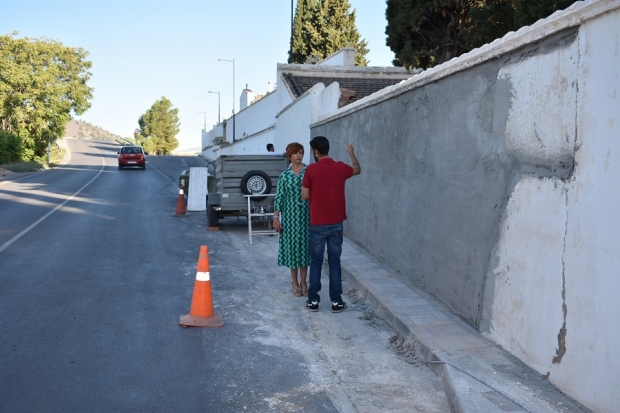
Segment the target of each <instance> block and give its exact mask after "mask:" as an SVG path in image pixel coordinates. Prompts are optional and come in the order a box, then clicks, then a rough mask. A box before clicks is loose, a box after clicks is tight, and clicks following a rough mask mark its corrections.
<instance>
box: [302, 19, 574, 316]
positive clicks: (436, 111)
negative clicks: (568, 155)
mask: <svg viewBox="0 0 620 413" xmlns="http://www.w3.org/2000/svg"><path fill="white" fill-rule="evenodd" d="M574 39H575V31H574V30H569V31H568V32H565V33H561V34H559V35H556V36H554V37H553V38H551V39H547V40H545V41H544V42H543V43H542V44H539V45H536V46H533V47H526V48H524V49H522V50H520V51H516V52H514V53H512V54H509V55H506V56H504V57H502V59H501V60H494V61H490V62H486V63H484V64H482V65H479V66H476V67H473V68H471V69H468V70H465V71H462V72H458V73H456V74H454V75H452V76H450V77H447V78H444V79H441V80H439V81H437V82H434V83H431V84H427V85H424V86H422V87H420V88H417V89H413V90H411V91H408V92H406V93H404V94H402V95H399V96H396V97H394V98H392V99H389V100H386V101H383V102H381V103H379V104H377V105H374V106H371V107H368V108H365V109H364V110H362V111H358V112H355V113H351V114H350V115H348V116H346V117H342V118H338V119H336V120H334V121H332V122H329V123H325V124H321V125H318V126H315V127H313V128H312V135H313V136H317V135H324V136H327V137H328V138H329V139H330V142H331V144H332V147H333V149H332V151H331V154H332V156H333V157H334V158H336V159H344V160H347V154H346V151H345V150H344V145H345V142H350V143H352V144H353V145H354V147H355V148H356V155H357V157H358V159H359V160H360V162H361V165H362V168H363V173H362V174H361V175H360V176H359V177H355V178H354V179H352V180H351V181H349V183H348V184H347V185H348V186H347V211H348V215H349V220H348V222H347V224H346V230H347V236H349V237H350V238H351V239H353V240H355V241H356V242H359V243H360V244H362V245H363V246H364V247H366V248H367V249H369V250H370V251H372V253H373V254H374V255H376V256H377V257H379V258H380V259H382V260H383V261H385V262H386V263H388V264H390V265H391V266H393V267H394V268H395V269H397V270H398V271H400V272H401V273H402V274H403V275H405V276H407V277H410V278H411V279H413V280H414V281H415V282H416V283H417V284H418V285H420V286H421V287H423V288H424V289H425V290H427V291H428V292H430V293H432V294H434V295H435V296H437V297H438V298H439V299H441V300H442V301H443V302H444V303H446V304H447V305H449V306H450V307H451V308H452V309H453V310H454V311H455V312H456V313H457V314H459V315H461V316H462V317H463V318H465V319H466V320H467V321H468V322H470V323H471V324H472V325H474V326H479V324H480V319H481V318H480V317H481V312H482V301H483V290H484V286H485V274H487V269H488V265H489V258H490V256H491V253H492V250H493V248H494V246H495V244H496V242H497V237H498V233H499V222H500V218H501V215H502V212H503V211H504V207H505V205H506V202H507V200H508V198H509V196H510V193H511V192H512V189H513V188H514V184H515V183H516V182H517V181H518V175H520V173H521V171H522V170H525V169H527V170H528V171H536V170H538V169H540V174H541V175H547V176H548V175H551V174H558V173H563V174H565V175H567V174H568V171H569V170H570V167H571V166H572V163H571V161H570V159H563V160H559V161H558V162H557V165H551V163H552V162H553V161H549V162H548V164H549V165H548V166H549V167H547V166H546V165H545V164H544V163H542V162H541V165H537V164H536V163H533V162H529V159H528V158H527V157H526V156H522V157H520V159H516V158H515V156H513V155H512V154H511V153H509V151H507V149H506V139H505V130H506V123H507V120H508V113H509V108H510V106H511V97H512V92H511V90H512V85H511V83H510V80H509V79H500V78H499V76H498V75H499V72H500V69H501V68H502V67H503V66H504V65H506V64H509V63H510V62H511V61H513V60H519V59H523V58H528V57H531V56H534V55H537V54H543V53H549V52H551V51H553V50H555V49H557V48H565V47H568V46H569V45H570V44H572V43H574ZM571 90H572V93H573V98H574V97H575V93H576V91H575V88H574V87H573V88H572V89H571ZM573 101H574V100H573ZM561 163H564V164H566V165H567V167H562V165H561ZM551 167H553V169H552V168H551Z"/></svg>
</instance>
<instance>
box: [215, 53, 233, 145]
mask: <svg viewBox="0 0 620 413" xmlns="http://www.w3.org/2000/svg"><path fill="white" fill-rule="evenodd" d="M215 60H219V61H220V62H231V63H232V64H233V111H232V118H233V139H232V140H233V142H234V141H235V99H236V98H235V59H232V60H228V59H220V58H217V57H216V58H215Z"/></svg>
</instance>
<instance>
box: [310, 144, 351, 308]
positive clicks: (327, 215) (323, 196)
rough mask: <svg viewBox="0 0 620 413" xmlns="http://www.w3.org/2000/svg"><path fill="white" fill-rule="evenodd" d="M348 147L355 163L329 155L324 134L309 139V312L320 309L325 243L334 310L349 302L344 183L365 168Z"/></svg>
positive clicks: (349, 146) (343, 306)
mask: <svg viewBox="0 0 620 413" xmlns="http://www.w3.org/2000/svg"><path fill="white" fill-rule="evenodd" d="M346 147H347V152H349V155H350V156H351V164H352V166H349V165H347V164H345V163H344V162H336V161H334V160H333V159H332V158H330V157H329V155H328V154H329V141H328V140H327V138H326V137H325V136H316V137H314V138H312V140H311V141H310V148H311V149H312V154H313V155H314V159H315V160H316V163H313V164H310V165H308V166H307V167H306V172H305V174H304V179H303V181H302V188H301V197H302V198H303V199H307V200H309V201H310V239H309V243H310V245H309V248H310V277H309V278H310V279H309V286H308V301H306V308H307V309H308V310H310V311H319V302H320V301H321V298H320V297H319V291H321V268H322V267H323V254H324V251H325V245H326V244H327V262H328V264H329V298H330V299H331V301H332V312H333V313H339V312H341V311H344V310H345V309H346V308H347V304H346V303H345V302H344V301H342V278H341V268H340V255H341V254H342V239H343V233H342V223H343V221H344V220H345V219H347V211H346V203H345V197H344V186H345V182H346V180H347V179H349V178H350V177H352V176H355V175H359V174H360V172H361V171H362V168H361V167H360V164H359V162H358V161H357V158H356V157H355V153H354V152H353V146H352V145H349V144H347V146H346Z"/></svg>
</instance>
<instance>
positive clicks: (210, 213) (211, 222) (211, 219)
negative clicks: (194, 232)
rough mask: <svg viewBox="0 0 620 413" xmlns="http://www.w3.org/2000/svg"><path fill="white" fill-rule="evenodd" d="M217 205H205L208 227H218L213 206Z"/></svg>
mask: <svg viewBox="0 0 620 413" xmlns="http://www.w3.org/2000/svg"><path fill="white" fill-rule="evenodd" d="M216 206H217V205H210V204H208V205H207V226H209V227H218V226H219V225H220V224H219V223H218V215H217V211H216V210H215V207H216Z"/></svg>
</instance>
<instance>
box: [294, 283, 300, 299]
mask: <svg viewBox="0 0 620 413" xmlns="http://www.w3.org/2000/svg"><path fill="white" fill-rule="evenodd" d="M293 295H294V296H295V297H301V288H299V287H295V285H293Z"/></svg>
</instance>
